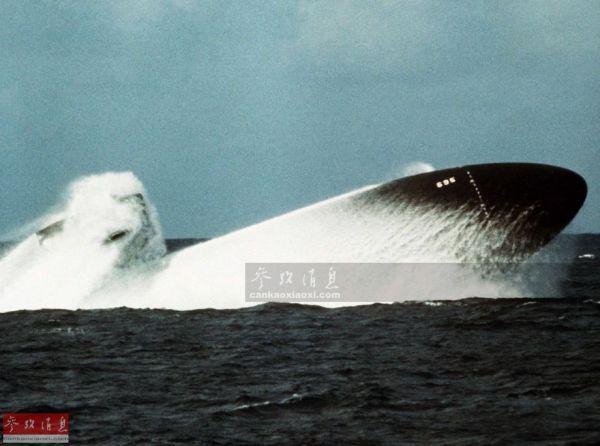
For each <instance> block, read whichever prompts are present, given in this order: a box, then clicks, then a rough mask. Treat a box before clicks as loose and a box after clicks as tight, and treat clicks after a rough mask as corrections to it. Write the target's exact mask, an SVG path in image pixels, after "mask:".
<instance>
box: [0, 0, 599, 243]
mask: <svg viewBox="0 0 600 446" xmlns="http://www.w3.org/2000/svg"><path fill="white" fill-rule="evenodd" d="M0 45H1V47H0V50H1V52H0V55H1V57H0V64H1V65H0V66H1V70H0V154H1V156H2V158H1V164H0V165H1V166H2V170H1V175H0V217H1V220H0V233H6V231H8V230H10V229H13V228H15V227H17V226H19V225H21V224H23V223H25V222H27V221H30V220H31V219H33V218H34V217H36V216H37V215H40V214H41V213H43V212H44V210H45V209H47V208H48V207H50V206H51V205H52V204H54V203H55V202H56V201H57V199H58V196H59V194H60V192H61V191H62V190H64V188H65V187H66V186H67V185H68V184H69V183H70V182H71V181H72V180H74V179H75V178H77V177H79V176H81V175H87V174H90V173H97V172H104V171H108V170H115V171H122V170H131V171H133V172H134V173H135V174H136V175H138V176H139V177H140V179H141V180H142V181H143V182H144V184H145V185H146V187H147V189H148V190H149V193H150V195H151V198H152V199H153V201H154V202H155V204H156V206H157V207H158V210H159V213H160V216H161V221H162V223H163V227H164V230H165V233H166V235H167V236H169V237H183V236H214V235H217V234H221V233H225V232H228V231H230V230H232V229H235V228H239V227H242V226H245V225H248V224H250V223H253V222H257V221H259V220H262V219H264V218H266V217H270V216H274V215H277V214H280V213H283V212H285V211H288V210H291V209H294V208H297V207H299V206H302V205H305V204H308V203H311V202H314V201H317V200H319V199H323V198H326V197H329V196H332V195H336V194H339V193H342V192H345V191H347V190H350V189H353V188H355V187H359V186H361V185H364V184H370V183H375V182H380V181H383V180H386V179H390V178H393V177H395V176H398V175H400V173H401V172H402V169H403V166H404V165H406V164H407V163H410V162H412V161H425V162H428V163H431V164H433V165H434V166H435V167H437V168H442V167H451V166H455V165H461V164H471V163H481V162H500V161H529V162H541V163H549V164H557V165H561V166H564V167H568V168H571V169H574V170H576V171H577V172H579V173H581V174H582V175H583V176H584V177H585V178H586V179H587V181H588V184H589V187H590V193H589V195H588V201H587V203H586V205H585V208H584V209H583V211H582V212H581V214H580V216H579V217H578V218H577V220H576V221H575V223H574V224H573V226H572V227H571V231H577V232H580V231H594V232H599V231H600V201H599V200H600V186H599V185H598V183H599V182H600V172H599V170H598V168H599V167H600V2H598V1H556V0H548V1H536V2H525V1H520V0H519V1H500V2H489V1H484V0H482V1H460V2H450V1H429V2H425V1H423V2H416V1H401V2H396V1H391V0H390V1H388V0H382V1H368V2H366V1H333V0H329V1H323V2H312V1H297V2H283V1H270V2H269V1H255V2H253V1H221V2H213V1H202V2H194V1H186V0H173V1H149V0H148V1H146V0H132V1H114V2H111V1H88V2H82V1H76V0H71V1H33V0H29V1H24V0H17V1H7V0H4V1H2V2H1V3H0Z"/></svg>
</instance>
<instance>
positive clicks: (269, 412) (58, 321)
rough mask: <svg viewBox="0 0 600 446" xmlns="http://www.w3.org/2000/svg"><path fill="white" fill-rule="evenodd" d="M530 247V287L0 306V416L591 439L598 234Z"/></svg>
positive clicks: (186, 431)
mask: <svg viewBox="0 0 600 446" xmlns="http://www.w3.org/2000/svg"><path fill="white" fill-rule="evenodd" d="M190 242H192V241H191V240H189V241H168V243H167V246H168V247H169V249H170V250H174V249H177V248H180V247H182V246H185V245H187V244H188V243H190ZM585 254H592V255H595V257H596V258H595V259H594V258H592V256H589V255H588V256H584V255H585ZM579 256H583V257H582V258H578V257H579ZM545 257H547V258H552V259H557V258H560V259H561V261H562V262H564V265H563V267H564V268H563V269H564V270H565V271H566V274H565V276H564V278H562V279H561V283H560V287H559V289H558V290H557V292H556V295H548V296H547V297H546V298H525V297H519V296H514V298H509V299H480V298H477V296H473V298H469V299H462V300H452V301H447V300H444V301H434V302H403V303H396V304H391V305H384V304H372V305H366V306H358V307H348V308H334V309H327V308H322V307H318V306H309V305H295V304H264V305H258V306H255V307H251V308H244V309H237V310H210V309H203V310H194V311H172V310H144V309H130V308H114V309H106V310H78V311H67V310H38V311H16V312H6V313H0V339H1V347H0V411H1V412H3V413H6V412H38V411H39V412H42V411H61V412H62V411H65V412H69V413H70V414H71V443H72V444H81V445H151V444H202V445H204V444H209V445H210V444H215V445H226V444H240V445H248V444H268V445H280V444H298V445H307V444H308V445H310V444H314V445H317V444H332V445H336V444H348V445H354V444H356V445H358V444H360V445H363V444H364V445H397V444H452V445H470V444H486V445H487V444H498V445H504V444H548V445H558V444H573V445H575V444H576V445H579V444H590V445H592V444H600V410H599V408H600V379H598V377H599V373H600V260H599V258H600V236H598V235H578V236H574V235H570V236H561V237H559V238H558V239H557V241H556V242H555V243H553V244H552V246H550V247H548V248H547V249H546V250H544V252H542V253H540V255H539V256H538V258H541V259H543V258H545Z"/></svg>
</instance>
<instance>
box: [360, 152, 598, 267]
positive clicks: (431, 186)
mask: <svg viewBox="0 0 600 446" xmlns="http://www.w3.org/2000/svg"><path fill="white" fill-rule="evenodd" d="M586 195H587V186H586V183H585V180H584V179H583V178H582V177H581V176H580V175H578V174H576V173H574V172H572V171H570V170H567V169H563V168H560V167H554V166H548V165H542V164H526V163H501V164H479V165H470V166H463V167H457V168H452V169H445V170H439V171H435V172H430V173H424V174H420V175H415V176H412V177H407V178H402V179H399V180H395V181H391V182H389V183H386V184H383V185H381V186H379V187H377V188H375V189H372V190H370V191H367V192H365V193H363V194H361V195H360V196H359V197H357V199H358V200H361V201H362V202H363V203H364V204H368V205H377V204H378V203H379V204H383V205H385V206H389V205H390V204H394V205H408V206H412V207H413V208H415V209H432V210H434V211H435V212H434V213H432V214H431V215H432V216H434V215H436V213H437V214H439V213H453V214H455V215H456V214H462V215H464V216H466V217H467V218H468V219H469V225H471V227H473V225H474V226H475V230H476V231H479V232H480V233H482V234H485V237H486V238H487V240H488V244H487V247H486V249H485V250H483V251H481V250H479V251H478V253H479V254H480V256H485V258H492V259H493V258H509V259H518V258H520V257H526V256H528V255H530V254H532V253H533V252H535V251H537V250H538V249H539V248H541V247H542V246H544V245H545V244H547V243H548V242H549V241H550V240H552V239H553V238H554V237H555V236H556V235H557V234H558V233H559V232H560V231H562V230H563V229H564V228H565V226H567V225H568V224H569V223H570V222H571V220H572V219H573V218H574V217H575V215H576V214H577V212H578V211H579V209H580V208H581V206H582V205H583V202H584V201H585V197H586ZM432 218H433V217H432ZM474 260H481V259H480V258H478V259H474Z"/></svg>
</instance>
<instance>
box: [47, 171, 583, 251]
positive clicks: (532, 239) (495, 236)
mask: <svg viewBox="0 0 600 446" xmlns="http://www.w3.org/2000/svg"><path fill="white" fill-rule="evenodd" d="M586 195H587V185H586V182H585V180H584V179H583V178H582V177H581V176H580V175H579V174H577V173H575V172H573V171H571V170H568V169H565V168H562V167H556V166H550V165H545V164H533V163H494V164H476V165H467V166H461V167H455V168H450V169H443V170H437V171H433V172H427V173H422V174H417V175H413V176H409V177H404V178H400V179H397V180H393V181H390V182H387V183H383V184H380V185H374V186H367V187H364V188H361V189H358V190H356V191H353V192H350V193H347V194H343V195H340V196H338V197H334V198H332V199H329V200H325V201H323V202H320V203H317V204H315V205H311V206H308V207H306V208H302V209H299V210H297V211H293V212H290V213H288V214H284V215H282V216H280V217H275V218H273V219H270V220H267V221H265V222H262V223H258V224H256V225H252V226H250V227H248V228H244V229H241V230H238V231H235V232H233V233H231V234H227V235H224V236H222V237H217V238H216V239H213V240H208V241H206V240H203V241H202V243H201V245H202V248H201V249H202V250H204V249H207V248H206V246H208V247H210V246H211V245H212V244H219V245H221V244H222V243H223V240H225V241H226V240H228V239H229V238H230V237H233V239H235V240H238V241H239V242H240V248H242V247H243V246H246V245H247V244H248V240H255V241H256V240H257V233H258V234H260V233H261V232H263V231H266V232H267V233H269V234H270V237H258V239H260V240H261V243H262V246H256V254H257V257H263V255H261V254H259V253H265V252H268V251H270V250H274V251H275V252H274V253H272V255H271V256H270V257H271V259H272V260H283V259H289V258H290V256H289V255H288V254H289V253H285V249H286V247H287V249H290V251H291V252H295V253H296V254H298V256H297V257H302V256H301V255H300V254H301V252H302V251H305V249H299V247H298V246H293V245H294V244H296V245H297V244H298V243H301V244H302V245H303V246H310V247H311V248H310V249H312V252H313V254H315V253H316V252H317V251H323V249H318V247H319V246H324V245H331V240H335V241H337V245H338V246H330V248H329V249H327V250H326V251H327V252H329V253H330V254H331V257H332V259H329V260H333V259H334V257H335V259H339V258H341V259H343V260H344V261H356V260H367V261H381V260H386V261H387V260H394V261H402V260H403V259H402V258H399V257H397V256H394V255H391V256H383V255H381V256H380V257H378V256H377V255H370V257H369V254H367V256H366V257H365V258H360V257H361V256H360V255H350V254H349V255H344V254H343V251H344V247H349V246H352V247H353V249H354V251H355V254H357V253H360V252H372V251H373V250H372V249H371V248H373V246H378V247H379V248H381V249H379V250H378V252H379V253H380V254H382V253H383V252H384V251H386V249H385V247H384V246H383V245H385V240H387V241H388V242H390V243H389V244H390V245H391V246H392V247H393V246H394V243H392V242H393V241H394V240H395V239H397V238H398V235H400V234H403V233H404V234H406V233H407V232H410V231H413V232H415V230H416V232H419V234H418V235H420V236H421V238H422V239H423V240H425V239H430V238H431V236H432V235H436V237H437V238H440V237H442V238H443V235H440V234H439V233H443V232H448V233H452V232H453V231H452V229H453V228H452V227H449V226H450V225H451V223H452V222H455V223H458V224H459V225H462V226H461V230H460V231H459V232H456V233H455V234H454V233H453V235H454V236H455V237H457V238H466V237H470V242H471V243H469V240H465V241H464V242H463V243H454V246H455V247H456V249H457V250H458V249H460V250H461V251H462V254H461V255H457V256H456V259H457V260H460V259H463V260H465V261H481V260H482V259H486V258H487V259H494V260H495V261H497V260H502V259H504V260H509V261H520V260H523V259H525V258H527V257H528V256H530V255H531V254H533V253H535V252H536V251H538V250H539V249H540V248H542V247H543V246H544V245H546V244H547V243H548V242H550V241H551V240H552V239H553V238H554V237H555V236H556V235H557V234H558V233H560V232H561V231H562V230H563V229H564V228H565V227H566V226H567V225H568V224H569V223H570V222H571V220H572V219H573V218H574V217H575V215H576V214H577V212H578V211H579V209H580V208H581V206H582V205H583V203H584V201H585V198H586ZM113 198H114V199H115V200H116V201H117V202H124V203H129V202H130V203H132V204H134V205H135V209H136V210H137V212H138V213H139V217H140V220H141V222H142V224H141V225H140V228H141V229H143V230H140V231H138V232H139V233H137V234H132V235H133V237H131V238H132V239H133V243H132V242H131V241H129V243H128V244H127V246H128V250H129V251H135V250H142V249H144V248H145V246H146V244H147V241H148V239H149V238H151V237H152V236H154V235H155V234H156V233H158V232H159V231H158V230H157V229H156V228H154V227H153V223H152V222H151V221H150V219H149V216H148V204H147V203H146V198H145V197H144V195H143V194H141V193H135V194H130V195H125V196H115V197H113ZM411 220H412V221H411ZM436 221H437V222H438V223H442V222H443V223H444V224H445V226H446V227H444V224H441V225H440V224H436ZM414 222H419V225H418V227H415V224H414ZM357 223H361V224H360V225H359V226H361V228H360V229H358V228H357V230H353V229H352V227H353V226H356V224H357ZM382 223H383V227H382ZM64 224H65V222H64V220H59V221H56V222H54V223H52V224H50V225H48V226H46V227H45V228H43V229H40V230H39V231H37V233H36V234H37V236H38V239H39V241H40V243H43V242H44V241H45V240H46V239H47V238H50V237H53V236H55V235H56V234H57V233H60V232H61V231H62V230H63V227H64ZM332 230H333V231H334V232H335V234H328V233H330V232H331V231H332ZM435 231H437V232H438V234H432V232H435ZM131 232H132V229H131V228H130V227H123V228H116V229H114V230H113V231H111V233H107V234H106V237H105V239H104V241H103V243H104V244H112V243H115V242H118V241H119V240H120V239H121V238H125V236H128V235H129V234H130V233H131ZM311 232H312V234H313V235H312V236H310V237H308V238H307V235H308V234H310V233H311ZM319 232H320V233H322V234H321V235H320V234H319ZM381 234H383V235H385V237H384V238H383V239H384V240H380V237H378V235H381ZM340 235H344V236H345V238H346V239H347V240H343V238H344V237H342V238H341V239H340ZM246 238H247V240H244V239H246ZM265 238H266V239H268V238H271V239H272V240H278V242H277V243H275V244H273V243H271V242H269V241H268V240H266V239H265ZM407 238H408V239H410V234H408V235H406V236H405V237H404V239H407ZM303 239H304V240H303ZM297 240H300V242H296V241H297ZM302 240H303V241H302ZM361 240H362V241H364V243H368V244H369V245H370V246H369V247H367V246H364V249H361V248H360V243H361ZM334 244H335V243H334ZM424 244H425V243H424ZM447 244H448V245H450V244H451V243H447ZM199 245H200V244H199ZM179 248H180V249H181V248H182V247H179ZM183 248H185V247H183ZM469 251H470V252H469ZM340 253H342V254H341V257H340V255H339V254H340ZM233 254H234V253H232V255H233ZM346 254H348V253H346ZM320 256H321V254H319V255H318V256H317V257H319V260H322V259H323V258H322V257H320ZM128 257H135V253H132V252H129V254H128Z"/></svg>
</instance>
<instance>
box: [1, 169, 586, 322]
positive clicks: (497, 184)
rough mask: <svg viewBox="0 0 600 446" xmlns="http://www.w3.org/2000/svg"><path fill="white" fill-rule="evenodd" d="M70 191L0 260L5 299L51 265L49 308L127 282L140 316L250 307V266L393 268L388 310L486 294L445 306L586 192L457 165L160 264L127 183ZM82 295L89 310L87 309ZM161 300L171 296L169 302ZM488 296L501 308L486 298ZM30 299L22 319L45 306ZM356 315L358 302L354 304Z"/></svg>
mask: <svg viewBox="0 0 600 446" xmlns="http://www.w3.org/2000/svg"><path fill="white" fill-rule="evenodd" d="M71 191H72V195H71V200H70V201H69V205H68V206H67V208H66V209H65V211H64V212H63V213H61V214H59V215H57V217H56V218H53V219H52V220H50V221H48V223H50V224H48V223H46V225H45V226H44V227H43V228H41V229H40V230H39V231H37V233H36V234H33V236H32V237H30V238H28V239H26V240H25V241H24V242H22V243H21V244H20V245H19V246H17V247H16V248H15V249H14V250H13V251H12V252H11V253H10V254H8V255H7V256H6V257H4V258H3V259H2V262H1V263H0V294H2V290H5V291H6V292H8V291H10V293H9V294H8V295H10V296H23V295H26V296H36V295H38V294H36V293H32V292H29V291H27V292H21V291H22V290H30V289H32V287H33V288H35V286H37V285H36V284H35V283H33V282H32V280H31V277H38V274H37V273H36V274H34V273H33V272H32V273H31V274H30V273H29V270H27V271H22V274H20V275H15V274H14V271H15V269H14V268H13V266H14V265H17V264H18V265H21V264H23V261H24V259H34V258H36V257H39V259H40V262H41V263H40V264H37V263H36V262H33V263H32V266H31V268H32V271H34V272H35V271H37V269H36V268H42V269H43V268H47V267H48V268H49V267H51V266H52V265H54V263H55V261H54V260H53V259H54V258H56V259H59V260H60V259H69V258H73V259H75V260H73V262H75V263H74V265H72V266H70V267H68V268H63V267H61V268H59V270H58V271H55V268H51V269H52V270H53V271H54V273H53V275H52V276H50V277H52V278H53V280H54V281H55V282H56V283H55V285H53V286H52V288H51V289H52V292H53V293H54V294H53V296H59V297H60V296H63V295H67V294H68V295H70V296H71V297H72V299H75V300H76V299H80V302H82V304H81V305H85V306H86V307H88V308H97V307H103V306H110V305H114V302H115V301H114V300H112V298H107V299H106V300H102V299H104V298H101V297H100V296H102V295H103V294H102V293H103V291H102V290H103V289H104V288H103V287H104V285H106V286H108V289H110V288H111V287H110V285H111V284H113V285H114V287H116V288H118V287H119V286H121V285H120V283H121V282H122V281H123V280H125V278H127V279H126V280H125V282H127V280H129V279H131V280H133V281H134V282H135V283H136V287H138V288H136V290H137V291H136V296H139V299H141V300H142V301H143V302H144V305H146V306H151V307H157V308H158V307H169V308H173V309H180V310H186V309H197V308H240V307H243V306H249V305H254V304H256V302H249V301H248V300H247V298H246V297H247V295H246V293H245V290H246V288H245V285H246V282H245V280H246V277H247V270H246V266H247V265H250V264H257V263H261V264H267V263H288V264H302V263H346V264H351V263H362V264H365V263H366V264H373V265H376V264H402V265H403V266H402V268H405V266H406V267H407V268H408V270H409V271H411V272H410V273H406V274H403V275H401V277H392V276H391V275H390V276H389V277H386V278H384V279H386V280H389V285H390V286H394V287H395V288H394V293H396V290H398V292H397V293H396V294H394V296H397V299H431V298H432V297H435V296H439V295H442V296H444V298H446V297H449V298H461V297H468V296H473V295H478V296H483V297H486V296H488V294H485V293H486V291H485V290H486V289H487V288H485V287H483V288H482V287H478V288H475V289H473V288H465V287H463V286H459V287H454V288H452V289H453V290H457V289H460V292H461V293H463V294H464V295H458V294H456V295H454V294H452V293H455V291H452V292H451V293H450V292H449V291H448V289H449V288H448V281H454V282H456V281H461V280H462V279H461V277H463V274H464V273H465V271H466V270H469V271H474V275H475V276H476V277H480V276H483V275H485V271H486V268H487V267H486V265H489V266H490V267H491V268H493V267H495V266H496V265H498V264H505V265H506V264H508V266H509V267H510V265H513V264H518V263H519V262H523V261H525V260H527V258H528V257H530V256H531V255H532V254H534V253H535V252H537V251H538V250H540V249H541V248H542V247H543V246H545V245H546V244H547V243H549V242H550V241H551V240H552V239H553V238H554V237H555V236H556V235H557V234H558V233H560V232H561V231H562V230H563V229H564V228H565V227H566V226H567V225H568V224H569V223H570V222H571V221H572V220H573V218H574V217H575V216H576V215H577V213H578V211H579V209H580V208H581V206H582V205H583V203H584V201H585V199H586V195H587V185H586V182H585V180H584V179H583V178H582V177H581V176H580V175H579V174H577V173H575V172H573V171H571V170H568V169H565V168H562V167H556V166H550V165H544V164H530V163H496V164H477V165H466V166H461V167H455V168H450V169H443V170H437V171H433V172H427V173H422V174H417V175H413V176H409V177H404V178H400V179H396V180H393V181H389V182H385V183H382V184H375V185H368V186H364V187H361V188H359V189H356V190H353V191H350V192H347V193H345V194H342V195H338V196H335V197H333V198H330V199H326V200H324V201H320V202H317V203H315V204H312V205H309V206H306V207H303V208H300V209H297V210H294V211H291V212H288V213H286V214H283V215H280V216H277V217H273V218H270V219H267V220H265V221H262V222H259V223H256V224H253V225H251V226H247V227H244V228H242V229H239V230H236V231H233V232H230V233H227V234H224V235H222V236H218V237H215V238H212V239H210V240H204V241H202V242H200V243H195V244H191V245H189V246H178V248H179V249H178V250H177V251H175V252H168V251H167V249H166V247H165V241H164V239H163V237H162V231H161V229H160V223H159V221H158V215H157V213H156V210H155V208H154V206H153V204H152V203H151V202H150V201H149V199H148V196H147V194H146V192H145V190H144V188H143V186H142V184H141V183H140V182H139V180H138V179H137V178H135V176H134V175H133V174H132V173H129V172H127V173H106V174H100V175H96V176H92V177H88V178H85V179H83V180H79V181H78V182H76V183H74V186H72V188H71ZM82 254H83V255H82ZM61 261H62V260H61ZM27 262H29V260H27ZM27 262H25V263H27ZM447 264H449V265H450V266H449V267H448V268H446V266H444V265H447ZM427 265H434V266H435V265H442V266H441V267H440V268H438V267H437V266H435V267H434V269H433V270H432V269H431V268H429V267H428V266H427ZM130 269H131V270H133V271H132V274H128V271H129V270H130ZM3 270H5V272H6V274H3V273H2V271H3ZM73 270H77V271H80V272H79V273H77V274H80V275H82V276H83V275H84V274H87V275H88V276H90V277H87V276H86V277H87V279H86V280H87V282H86V283H87V285H86V286H85V287H84V286H80V285H77V286H75V285H74V282H73V280H72V278H71V276H72V274H73ZM19 271H21V270H19ZM405 271H407V270H405ZM432 271H433V272H432ZM438 271H442V272H443V273H444V277H442V276H440V274H437V272H438ZM455 272H456V274H455ZM482 272H483V274H482ZM469 274H470V273H469ZM113 275H115V276H114V277H118V280H117V279H115V281H113V280H111V279H110V278H111V277H113ZM62 276H64V277H62ZM39 277H41V276H39ZM469 277H471V279H472V276H469ZM363 278H364V277H363ZM366 279H367V280H366V283H363V282H364V281H363V282H361V281H360V278H358V277H357V278H349V279H348V281H347V282H346V285H347V286H348V287H351V288H353V289H356V290H359V291H360V293H358V294H359V295H360V296H364V297H365V298H368V300H367V301H366V302H374V301H378V300H376V297H373V294H376V293H375V292H374V291H373V286H372V284H373V283H374V280H373V276H368V277H366ZM353 280H354V282H353ZM396 280H400V282H401V283H396V282H395V281H396ZM469 280H470V279H469ZM418 281H420V283H417V282H418ZM125 282H123V283H125ZM461 283H463V282H461ZM9 284H13V285H14V286H13V285H10V287H9ZM15 284H16V285H15ZM63 286H65V287H67V286H71V288H70V289H69V290H70V291H69V292H65V290H64V289H62V287H63ZM123 286H124V285H123ZM384 286H387V285H384ZM432 286H433V288H435V289H433V288H432ZM39 287H40V289H41V288H43V289H49V288H48V286H46V285H45V284H43V283H41V284H39ZM114 287H113V288H114ZM35 289H37V288H35ZM90 290H92V291H93V293H94V294H95V296H97V298H96V299H93V298H87V297H86V296H88V293H90V292H92V291H90ZM456 292H458V291H456ZM11 293H12V294H11ZM123 293H125V294H126V295H127V293H128V291H126V289H124V290H123ZM473 293H475V294H473ZM494 293H495V294H494ZM5 294H6V293H5ZM79 294H81V295H79ZM109 294H110V292H109ZM513 295H514V294H513ZM167 296H177V300H176V302H175V301H173V300H172V299H169V298H168V297H167ZM494 296H496V297H502V296H499V295H498V294H497V293H496V292H495V291H494V292H493V293H491V294H489V297H494ZM31 299H33V300H34V301H32V302H31V303H30V306H32V307H37V306H39V305H40V303H39V302H37V300H35V299H34V298H33V297H32V298H31ZM360 302H363V303H364V302H365V301H354V300H353V301H352V304H358V303H360ZM323 305H324V306H345V305H348V302H346V301H339V302H325V303H323ZM42 306H43V305H42ZM69 306H74V307H79V306H78V305H77V304H73V303H69Z"/></svg>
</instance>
